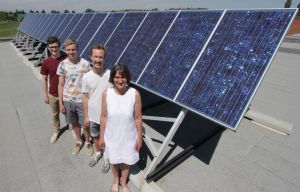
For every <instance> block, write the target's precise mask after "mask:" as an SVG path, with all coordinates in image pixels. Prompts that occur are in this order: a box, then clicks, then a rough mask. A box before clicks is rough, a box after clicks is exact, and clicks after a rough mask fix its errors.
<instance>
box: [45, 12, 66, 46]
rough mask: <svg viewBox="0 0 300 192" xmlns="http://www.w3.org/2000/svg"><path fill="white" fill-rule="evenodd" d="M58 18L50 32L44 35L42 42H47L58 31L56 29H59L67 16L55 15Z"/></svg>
mask: <svg viewBox="0 0 300 192" xmlns="http://www.w3.org/2000/svg"><path fill="white" fill-rule="evenodd" d="M55 15H56V16H55V17H56V18H55V21H54V23H53V24H52V25H51V27H50V28H49V30H47V31H46V32H45V34H43V35H42V36H43V37H42V40H43V41H44V42H46V41H47V39H48V37H49V36H51V35H52V34H53V32H54V31H56V29H57V28H58V26H59V25H60V24H61V22H62V21H63V19H64V17H65V14H55Z"/></svg>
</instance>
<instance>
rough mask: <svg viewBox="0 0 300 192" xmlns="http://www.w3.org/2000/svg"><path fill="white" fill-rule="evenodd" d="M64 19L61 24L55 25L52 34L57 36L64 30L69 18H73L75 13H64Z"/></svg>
mask: <svg viewBox="0 0 300 192" xmlns="http://www.w3.org/2000/svg"><path fill="white" fill-rule="evenodd" d="M65 15H66V16H65V18H64V20H63V21H62V22H61V24H60V25H59V26H58V27H57V30H56V31H55V32H54V33H53V35H55V36H57V37H59V36H60V34H61V33H62V32H63V31H64V30H65V28H66V27H67V25H68V23H69V22H70V20H71V19H72V18H73V16H74V15H75V14H70V13H68V14H65Z"/></svg>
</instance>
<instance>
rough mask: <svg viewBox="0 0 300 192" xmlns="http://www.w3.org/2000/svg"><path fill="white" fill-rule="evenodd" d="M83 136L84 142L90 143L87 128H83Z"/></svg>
mask: <svg viewBox="0 0 300 192" xmlns="http://www.w3.org/2000/svg"><path fill="white" fill-rule="evenodd" d="M83 134H84V137H85V142H86V143H90V137H91V134H90V130H89V127H84V128H83Z"/></svg>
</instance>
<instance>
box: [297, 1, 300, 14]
mask: <svg viewBox="0 0 300 192" xmlns="http://www.w3.org/2000/svg"><path fill="white" fill-rule="evenodd" d="M297 8H298V13H297V15H298V16H300V3H299V4H298V5H297Z"/></svg>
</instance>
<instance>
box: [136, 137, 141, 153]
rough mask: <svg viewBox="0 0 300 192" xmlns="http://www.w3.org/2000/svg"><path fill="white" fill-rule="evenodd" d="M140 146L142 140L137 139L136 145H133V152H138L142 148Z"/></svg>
mask: <svg viewBox="0 0 300 192" xmlns="http://www.w3.org/2000/svg"><path fill="white" fill-rule="evenodd" d="M142 145H143V140H142V138H140V139H137V140H136V143H135V150H136V151H140V150H141V148H142Z"/></svg>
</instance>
